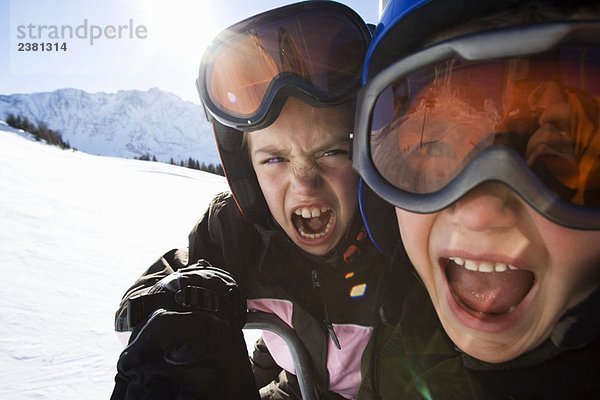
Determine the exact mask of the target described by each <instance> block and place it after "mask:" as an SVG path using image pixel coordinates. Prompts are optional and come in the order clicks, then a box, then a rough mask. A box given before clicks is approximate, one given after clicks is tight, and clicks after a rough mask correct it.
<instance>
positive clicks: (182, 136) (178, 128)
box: [0, 89, 219, 164]
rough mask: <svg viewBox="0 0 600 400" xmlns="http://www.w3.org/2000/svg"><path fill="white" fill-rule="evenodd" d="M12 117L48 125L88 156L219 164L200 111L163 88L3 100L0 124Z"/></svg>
mask: <svg viewBox="0 0 600 400" xmlns="http://www.w3.org/2000/svg"><path fill="white" fill-rule="evenodd" d="M9 113H12V114H15V115H20V116H24V117H26V118H27V119H29V120H30V121H31V122H34V123H36V122H38V121H42V122H45V123H46V124H47V125H48V127H49V128H50V129H53V130H57V131H59V132H61V134H62V136H63V139H64V140H65V141H68V142H69V144H70V145H71V146H73V147H75V148H77V149H79V150H82V151H85V152H86V153H90V154H97V155H106V156H117V157H123V158H133V157H139V156H141V155H143V154H147V153H149V154H151V155H155V156H156V158H157V159H158V160H160V161H165V162H168V161H169V160H170V159H171V158H173V159H174V160H175V161H180V160H187V159H188V158H190V157H191V158H193V159H195V160H198V161H199V162H201V163H202V162H205V163H206V164H209V163H212V164H218V163H219V158H218V153H217V150H216V146H215V144H214V138H213V134H212V129H211V127H210V125H209V123H208V122H207V121H206V117H205V115H204V110H203V109H202V107H201V106H200V105H197V104H194V103H191V102H187V101H182V100H181V99H180V98H179V97H177V96H176V95H174V94H172V93H168V92H165V91H162V90H159V89H150V90H147V91H137V90H122V91H119V92H117V93H87V92H84V91H82V90H77V89H61V90H56V91H53V92H49V93H33V94H13V95H0V119H4V118H5V117H6V115H7V114H9Z"/></svg>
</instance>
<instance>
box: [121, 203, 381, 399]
mask: <svg viewBox="0 0 600 400" xmlns="http://www.w3.org/2000/svg"><path fill="white" fill-rule="evenodd" d="M360 227H361V224H360V219H359V218H356V221H355V223H354V228H352V229H350V232H351V233H350V234H349V236H348V237H347V238H346V240H345V241H344V243H343V244H342V245H341V246H338V248H337V250H334V251H332V252H330V253H329V254H328V255H326V256H322V257H315V256H311V255H309V254H307V253H305V252H303V251H302V250H300V249H299V248H298V247H297V246H296V245H295V244H294V243H293V242H292V241H291V240H290V239H289V238H288V237H287V235H286V234H285V233H284V232H283V231H282V230H281V229H280V228H279V227H277V225H276V224H275V223H274V222H272V223H268V222H267V223H265V224H249V223H247V222H246V221H245V220H244V218H243V217H242V215H241V213H240V212H239V210H238V208H237V206H236V204H235V201H234V199H233V197H232V196H231V194H230V193H222V194H220V195H218V196H216V197H215V198H214V199H213V201H212V202H211V203H210V205H209V207H208V210H207V211H206V213H205V214H204V216H203V217H202V219H201V220H200V221H199V223H198V224H197V225H196V227H195V228H194V229H193V230H192V232H191V233H190V235H189V249H182V250H171V251H169V252H167V253H165V254H164V255H163V256H162V257H161V258H160V259H159V260H158V261H156V262H155V263H154V264H153V265H152V266H151V267H150V268H149V269H148V270H147V271H146V272H145V273H144V274H143V275H142V276H141V277H140V278H139V279H138V280H137V281H136V282H135V284H134V285H133V286H132V287H131V288H130V289H129V290H128V291H127V292H126V294H125V295H124V297H123V301H122V302H121V305H120V308H119V310H118V311H117V314H116V322H115V324H116V329H117V330H118V331H126V330H129V327H128V326H127V322H126V310H125V307H126V304H127V303H126V301H127V299H128V298H130V297H131V296H134V295H137V294H141V293H144V292H146V291H148V290H149V289H150V288H151V287H152V285H154V283H155V282H157V281H158V280H160V279H161V278H163V277H164V276H166V275H168V274H170V273H172V272H173V271H175V270H177V269H179V268H182V267H184V266H186V265H188V264H192V263H194V262H196V261H197V260H199V259H205V260H207V261H209V262H210V263H211V264H212V265H213V266H217V267H220V268H223V269H226V270H228V271H229V272H230V273H232V275H233V276H234V277H235V278H236V280H237V282H238V284H239V285H240V287H241V289H242V290H243V291H244V293H245V295H246V297H247V299H248V308H249V309H250V310H253V309H256V310H259V311H264V312H270V313H274V314H276V315H278V316H279V317H280V318H281V319H282V320H284V321H285V322H287V323H288V324H290V325H291V326H292V327H293V328H294V329H295V330H296V333H297V334H298V336H299V338H300V340H301V341H302V342H303V343H304V345H305V347H306V349H307V350H308V353H309V355H310V357H311V359H312V362H313V368H314V369H315V373H316V375H317V376H316V380H317V383H318V385H319V390H320V392H321V393H322V398H326V396H329V397H331V398H337V397H338V396H336V395H335V394H334V393H331V392H335V393H338V394H341V395H343V396H344V397H346V398H354V397H355V396H356V393H357V391H358V385H359V383H360V357H361V355H362V351H363V349H364V347H365V346H366V344H367V342H368V340H369V338H370V336H371V332H372V328H371V327H372V326H373V323H374V321H375V320H376V317H375V312H376V310H377V309H378V306H377V304H376V296H375V287H376V286H377V280H378V278H379V276H380V272H381V271H382V270H383V264H384V262H385V260H386V259H385V257H384V256H383V255H381V254H380V253H378V252H377V251H376V250H375V248H374V247H373V246H372V245H371V243H370V242H369V240H368V239H366V238H364V233H362V232H361V229H360ZM357 236H358V237H360V240H359V239H357ZM349 249H350V253H352V254H350V255H349V254H348V250H349ZM353 250H355V251H353ZM344 253H346V256H347V257H346V260H344ZM348 255H349V256H348ZM263 338H264V340H265V342H266V344H267V346H268V347H269V350H270V352H271V354H272V356H273V358H274V359H275V361H276V362H277V364H279V366H280V367H283V368H284V369H285V370H287V372H292V373H293V367H292V365H291V361H290V359H289V358H288V356H287V352H286V351H282V350H281V349H280V345H281V344H282V343H283V342H282V341H281V340H280V339H279V338H277V337H274V334H270V333H268V332H265V333H264V334H263ZM336 341H339V345H340V347H341V349H338V348H337V345H336ZM292 377H293V376H292ZM326 393H327V394H326ZM288 394H289V393H288Z"/></svg>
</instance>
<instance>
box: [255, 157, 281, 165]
mask: <svg viewBox="0 0 600 400" xmlns="http://www.w3.org/2000/svg"><path fill="white" fill-rule="evenodd" d="M285 161H286V160H285V158H283V157H269V158H266V159H264V160H261V161H260V162H259V164H260V165H266V164H279V163H282V162H285Z"/></svg>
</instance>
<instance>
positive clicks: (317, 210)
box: [294, 207, 335, 239]
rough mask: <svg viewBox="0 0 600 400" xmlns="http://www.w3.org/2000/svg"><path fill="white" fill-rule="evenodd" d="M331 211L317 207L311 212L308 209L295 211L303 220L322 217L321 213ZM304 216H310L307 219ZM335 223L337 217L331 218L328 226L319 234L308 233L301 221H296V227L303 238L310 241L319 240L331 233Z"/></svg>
mask: <svg viewBox="0 0 600 400" xmlns="http://www.w3.org/2000/svg"><path fill="white" fill-rule="evenodd" d="M329 210H330V209H329V208H327V207H321V208H317V207H315V208H313V209H311V210H309V209H308V208H302V209H297V210H295V211H294V214H295V215H298V216H301V217H302V218H316V217H319V216H320V215H321V212H325V211H329ZM304 215H308V216H307V217H305V216H304ZM334 222H335V215H332V216H331V218H329V221H327V225H325V227H324V228H323V229H322V231H321V232H318V233H309V232H306V230H305V229H304V225H303V224H302V222H300V221H296V223H295V225H296V229H297V230H298V232H299V233H300V235H301V236H303V237H305V238H308V239H319V238H321V237H323V236H325V235H327V234H328V233H329V231H330V230H331V227H332V226H333V224H334Z"/></svg>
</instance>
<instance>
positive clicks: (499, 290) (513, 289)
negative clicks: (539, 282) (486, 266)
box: [446, 262, 534, 314]
mask: <svg viewBox="0 0 600 400" xmlns="http://www.w3.org/2000/svg"><path fill="white" fill-rule="evenodd" d="M446 275H447V276H448V282H450V286H451V287H452V290H453V291H454V294H455V295H456V296H457V297H458V299H459V300H460V302H461V303H462V304H464V305H465V306H467V307H468V308H470V309H471V310H473V311H478V312H483V313H490V314H502V313H505V312H507V311H509V310H510V309H511V307H513V306H516V305H518V304H519V303H520V302H521V301H522V300H523V299H524V298H525V296H526V295H527V293H529V290H530V289H531V287H532V286H533V279H534V275H533V273H532V272H529V271H524V270H508V271H505V272H489V273H488V272H477V271H469V270H467V269H465V268H463V267H461V266H459V265H456V264H455V263H453V262H448V266H447V268H446Z"/></svg>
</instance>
